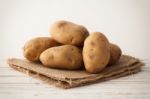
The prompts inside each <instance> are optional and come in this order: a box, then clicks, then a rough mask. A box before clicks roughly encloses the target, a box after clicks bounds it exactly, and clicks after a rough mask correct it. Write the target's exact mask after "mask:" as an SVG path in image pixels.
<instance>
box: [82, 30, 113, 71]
mask: <svg viewBox="0 0 150 99" xmlns="http://www.w3.org/2000/svg"><path fill="white" fill-rule="evenodd" d="M109 58H110V48H109V41H108V40H107V38H106V37H105V36H104V35H103V34H102V33H100V32H94V33H91V35H90V36H88V37H87V38H86V40H85V42H84V47H83V61H84V65H85V68H86V71H87V72H89V73H99V72H101V71H102V70H103V69H104V68H105V67H106V65H107V64H108V62H109Z"/></svg>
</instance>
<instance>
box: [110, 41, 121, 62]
mask: <svg viewBox="0 0 150 99" xmlns="http://www.w3.org/2000/svg"><path fill="white" fill-rule="evenodd" d="M121 53H122V51H121V49H120V48H119V46H117V45H115V44H112V43H110V59H109V63H108V65H112V64H115V63H116V62H117V61H118V60H119V59H120V56H121Z"/></svg>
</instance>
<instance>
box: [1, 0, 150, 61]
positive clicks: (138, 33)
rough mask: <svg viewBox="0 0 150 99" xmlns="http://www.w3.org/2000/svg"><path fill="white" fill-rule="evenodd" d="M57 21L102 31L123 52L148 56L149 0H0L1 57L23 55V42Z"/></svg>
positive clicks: (142, 56) (41, 32)
mask: <svg viewBox="0 0 150 99" xmlns="http://www.w3.org/2000/svg"><path fill="white" fill-rule="evenodd" d="M57 20H68V21H72V22H75V23H78V24H82V25H84V26H85V27H87V29H88V30H89V31H90V32H94V31H100V32H103V33H104V34H105V35H106V36H107V37H108V39H109V41H110V42H114V43H116V44H118V45H119V46H120V47H121V48H122V50H123V52H124V53H126V54H129V55H132V56H135V57H138V58H141V59H143V60H148V59H150V44H149V43H150V0H0V57H1V58H7V57H10V56H12V57H13V56H16V57H22V47H23V45H24V43H25V41H27V40H29V39H31V38H32V37H37V36H49V32H48V29H49V27H50V25H51V24H52V23H53V22H55V21H57Z"/></svg>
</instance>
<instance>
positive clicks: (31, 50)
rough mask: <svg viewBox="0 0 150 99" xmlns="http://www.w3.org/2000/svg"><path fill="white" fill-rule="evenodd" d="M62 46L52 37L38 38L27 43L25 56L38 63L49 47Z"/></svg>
mask: <svg viewBox="0 0 150 99" xmlns="http://www.w3.org/2000/svg"><path fill="white" fill-rule="evenodd" d="M58 45H60V44H59V43H57V42H56V41H55V40H54V39H52V38H50V37H37V38H33V39H31V40H29V41H28V42H26V44H25V45H24V48H23V55H24V57H25V58H27V59H28V60H30V61H38V60H39V56H40V54H41V53H42V52H43V51H44V50H46V49H48V48H49V47H53V46H58Z"/></svg>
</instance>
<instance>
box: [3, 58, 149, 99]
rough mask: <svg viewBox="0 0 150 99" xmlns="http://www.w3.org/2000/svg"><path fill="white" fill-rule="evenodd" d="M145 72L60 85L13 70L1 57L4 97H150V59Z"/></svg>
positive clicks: (100, 98)
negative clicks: (97, 80)
mask: <svg viewBox="0 0 150 99" xmlns="http://www.w3.org/2000/svg"><path fill="white" fill-rule="evenodd" d="M146 63H147V64H146V66H144V67H143V70H142V72H140V73H138V74H134V75H131V76H127V77H122V78H119V79H116V80H111V81H106V82H102V83H97V84H92V85H88V86H84V87H77V88H73V89H67V90H64V89H59V88H56V87H54V86H49V85H46V84H42V83H41V82H40V81H38V80H36V79H33V78H31V77H28V76H27V75H24V74H22V73H20V72H17V71H14V70H12V69H11V68H10V67H9V66H8V65H7V64H6V60H4V59H1V60H0V99H57V98H58V99H60V98H61V99H63V98H64V99H70V98H73V99H88V98H89V99H91V98H92V99H150V65H149V63H150V61H149V62H148V61H147V62H146Z"/></svg>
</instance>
